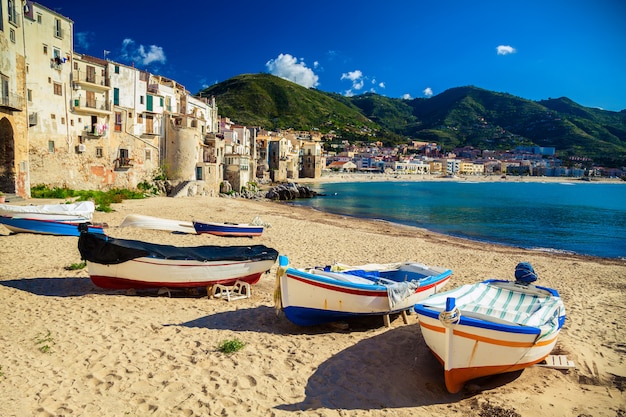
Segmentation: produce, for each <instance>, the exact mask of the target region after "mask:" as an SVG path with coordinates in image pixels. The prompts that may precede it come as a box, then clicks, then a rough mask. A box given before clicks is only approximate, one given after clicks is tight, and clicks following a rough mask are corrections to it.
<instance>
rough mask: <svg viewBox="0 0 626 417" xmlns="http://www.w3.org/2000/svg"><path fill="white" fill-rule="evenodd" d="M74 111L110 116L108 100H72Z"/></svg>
mask: <svg viewBox="0 0 626 417" xmlns="http://www.w3.org/2000/svg"><path fill="white" fill-rule="evenodd" d="M72 110H73V111H74V112H75V113H85V114H100V115H108V114H110V113H111V112H110V110H111V109H110V106H109V102H108V101H106V100H87V99H86V98H85V97H77V98H74V99H72Z"/></svg>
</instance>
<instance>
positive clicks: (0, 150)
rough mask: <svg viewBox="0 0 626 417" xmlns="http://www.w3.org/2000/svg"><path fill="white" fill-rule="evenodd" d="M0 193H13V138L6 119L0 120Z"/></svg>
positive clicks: (9, 124)
mask: <svg viewBox="0 0 626 417" xmlns="http://www.w3.org/2000/svg"><path fill="white" fill-rule="evenodd" d="M0 191H3V192H5V193H15V138H14V137H13V126H11V122H9V120H8V119H7V118H6V117H3V118H2V119H0Z"/></svg>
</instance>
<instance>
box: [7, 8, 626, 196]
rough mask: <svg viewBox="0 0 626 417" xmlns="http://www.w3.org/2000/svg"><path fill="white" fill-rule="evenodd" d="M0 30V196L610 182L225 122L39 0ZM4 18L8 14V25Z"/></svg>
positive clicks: (527, 159)
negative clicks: (356, 182) (95, 45)
mask: <svg viewBox="0 0 626 417" xmlns="http://www.w3.org/2000/svg"><path fill="white" fill-rule="evenodd" d="M8 4H9V10H8V16H7V19H8V24H7V25H5V26H6V27H5V28H4V30H2V31H0V34H1V35H0V36H2V37H3V45H5V46H7V49H8V51H7V53H6V57H7V58H6V59H3V60H1V61H0V74H1V76H2V93H3V94H2V101H1V103H0V191H1V192H4V193H11V194H15V195H17V196H20V197H23V198H29V197H30V189H31V187H32V186H35V185H46V186H49V187H67V188H74V189H94V190H107V189H111V188H130V189H134V188H137V186H138V185H139V184H142V183H151V182H152V181H154V180H155V178H160V179H166V180H167V184H168V187H167V193H168V195H218V194H220V193H228V192H241V191H242V190H245V189H249V188H253V187H255V186H256V184H259V183H268V182H276V183H280V182H289V181H297V180H300V179H316V178H321V177H322V176H323V175H327V174H328V173H330V172H337V173H370V174H385V175H388V176H394V175H399V176H412V175H418V176H434V177H449V176H457V175H462V176H469V177H472V176H474V177H479V176H498V177H499V176H506V175H509V176H511V175H515V176H539V177H578V178H594V177H614V178H621V177H623V176H624V175H625V173H624V171H622V170H620V169H605V168H602V167H593V166H590V163H589V162H590V161H585V160H580V161H567V164H564V163H563V161H561V160H559V159H558V158H557V157H556V149H555V148H545V147H518V148H516V149H513V150H510V151H506V152H501V151H498V152H496V151H490V150H480V149H474V148H459V149H454V150H452V151H451V152H447V153H443V152H442V149H441V146H439V145H438V144H437V143H429V142H419V141H410V142H408V143H406V144H403V145H400V146H396V147H393V148H388V147H384V146H383V144H382V143H381V142H377V141H372V142H370V143H349V142H348V141H341V140H339V141H338V140H337V139H338V138H337V137H336V135H334V133H333V132H327V133H321V132H320V131H318V130H316V129H314V130H311V131H296V130H283V131H267V130H264V129H262V128H260V127H255V126H243V125H240V124H237V123H236V122H234V121H231V120H230V119H229V118H226V117H220V115H219V112H218V103H216V100H215V98H213V97H211V98H202V97H197V96H194V95H193V94H191V93H190V92H189V91H187V90H186V89H185V87H184V86H183V85H181V84H179V83H178V82H176V81H175V80H171V79H169V78H166V77H164V76H162V75H156V74H151V73H149V72H147V71H144V70H141V69H138V68H135V67H134V66H128V65H124V64H121V63H118V62H114V61H111V60H109V59H106V54H105V59H102V58H97V57H93V56H88V55H84V54H81V53H78V52H76V51H74V50H73V45H74V43H73V35H74V22H73V21H72V20H71V17H66V16H63V15H60V14H59V13H57V12H55V11H52V10H50V9H48V8H46V7H45V6H42V5H40V4H38V3H34V2H30V1H26V2H9V3H8ZM3 19H4V18H3Z"/></svg>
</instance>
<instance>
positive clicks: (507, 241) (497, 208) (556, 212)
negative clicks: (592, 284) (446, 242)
mask: <svg viewBox="0 0 626 417" xmlns="http://www.w3.org/2000/svg"><path fill="white" fill-rule="evenodd" d="M307 186H308V187H309V188H311V189H312V190H314V191H316V192H317V193H319V194H320V195H319V196H317V197H313V198H311V199H298V200H295V201H292V202H290V204H294V205H299V206H307V207H311V208H314V209H317V210H320V211H324V212H328V213H333V214H341V215H347V216H352V217H358V218H367V219H374V220H384V221H388V222H391V223H397V224H402V225H408V226H413V227H418V228H422V229H426V230H430V231H433V232H437V233H442V234H445V235H449V236H454V237H460V238H465V239H470V240H475V241H479V242H487V243H495V244H501V245H506V246H512V247H520V248H525V249H531V250H537V251H544V252H556V253H570V254H578V255H585V256H594V257H602V258H613V259H626V241H625V240H624V239H623V236H626V188H623V184H620V183H589V182H582V181H577V182H571V181H567V180H564V181H562V182H480V181H479V182H472V181H391V182H388V181H370V182H364V181H358V182H319V183H313V184H307Z"/></svg>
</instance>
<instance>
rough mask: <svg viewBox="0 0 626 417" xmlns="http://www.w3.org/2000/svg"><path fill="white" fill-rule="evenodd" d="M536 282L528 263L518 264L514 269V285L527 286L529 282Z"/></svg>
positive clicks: (531, 267)
mask: <svg viewBox="0 0 626 417" xmlns="http://www.w3.org/2000/svg"><path fill="white" fill-rule="evenodd" d="M535 281H537V274H536V273H535V270H534V269H533V266H532V265H531V264H530V263H528V262H520V263H518V264H517V266H516V267H515V283H516V284H520V285H529V284H530V283H531V282H535Z"/></svg>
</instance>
